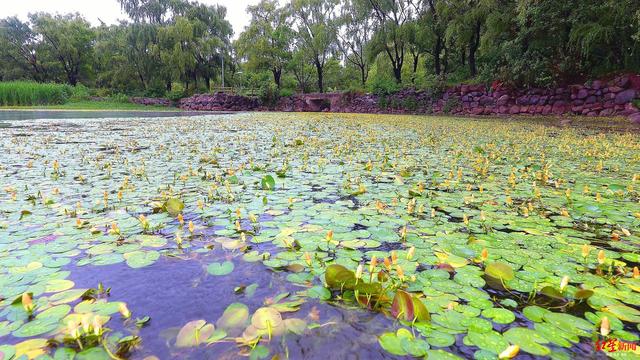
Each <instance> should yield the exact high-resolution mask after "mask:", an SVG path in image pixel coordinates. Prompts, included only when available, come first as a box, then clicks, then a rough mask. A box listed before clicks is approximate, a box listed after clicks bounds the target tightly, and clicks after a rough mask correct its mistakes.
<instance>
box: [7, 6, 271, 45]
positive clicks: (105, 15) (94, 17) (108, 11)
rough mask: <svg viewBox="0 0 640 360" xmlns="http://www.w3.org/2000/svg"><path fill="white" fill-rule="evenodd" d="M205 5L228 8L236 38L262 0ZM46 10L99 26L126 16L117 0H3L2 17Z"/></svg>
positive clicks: (22, 15) (25, 14)
mask: <svg viewBox="0 0 640 360" xmlns="http://www.w3.org/2000/svg"><path fill="white" fill-rule="evenodd" d="M198 1H199V2H200V3H204V4H219V5H222V6H224V7H226V8H227V20H229V22H230V23H231V25H233V31H234V33H235V34H234V38H237V37H238V35H239V34H240V33H241V32H242V30H243V29H244V27H245V26H246V25H247V24H248V22H249V16H248V15H247V14H246V12H245V10H246V9H247V6H248V5H254V4H257V3H258V2H259V0H198ZM38 11H45V12H49V13H53V14H55V13H60V14H64V13H69V12H79V13H80V14H82V15H83V16H84V17H85V18H86V19H87V20H88V21H89V22H91V23H92V24H94V25H99V24H100V22H99V21H98V18H99V19H100V20H102V21H104V22H105V23H107V24H113V23H116V22H117V20H118V19H126V18H127V15H126V14H124V13H123V12H122V11H121V10H120V4H118V2H117V1H116V0H0V18H4V17H7V16H14V15H17V16H18V17H19V18H21V19H23V20H25V19H26V18H27V14H29V13H33V12H38Z"/></svg>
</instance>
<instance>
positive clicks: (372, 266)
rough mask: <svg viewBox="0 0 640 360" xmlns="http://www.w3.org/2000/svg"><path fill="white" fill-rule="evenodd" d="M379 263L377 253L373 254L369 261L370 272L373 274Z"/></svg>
mask: <svg viewBox="0 0 640 360" xmlns="http://www.w3.org/2000/svg"><path fill="white" fill-rule="evenodd" d="M377 265H378V258H377V257H376V256H375V255H373V256H372V257H371V261H370V262H369V273H371V274H373V272H374V271H375V269H376V266H377Z"/></svg>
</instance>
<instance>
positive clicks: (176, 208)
mask: <svg viewBox="0 0 640 360" xmlns="http://www.w3.org/2000/svg"><path fill="white" fill-rule="evenodd" d="M164 209H165V210H166V211H167V212H168V213H169V215H171V216H173V217H176V216H178V214H181V213H182V210H184V203H183V202H182V201H181V200H180V199H177V198H169V199H167V201H165V203H164Z"/></svg>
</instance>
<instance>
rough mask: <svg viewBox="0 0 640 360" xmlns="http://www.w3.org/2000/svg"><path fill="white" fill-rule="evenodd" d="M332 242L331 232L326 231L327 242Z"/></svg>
mask: <svg viewBox="0 0 640 360" xmlns="http://www.w3.org/2000/svg"><path fill="white" fill-rule="evenodd" d="M331 240H333V230H329V231H327V242H329V241H331Z"/></svg>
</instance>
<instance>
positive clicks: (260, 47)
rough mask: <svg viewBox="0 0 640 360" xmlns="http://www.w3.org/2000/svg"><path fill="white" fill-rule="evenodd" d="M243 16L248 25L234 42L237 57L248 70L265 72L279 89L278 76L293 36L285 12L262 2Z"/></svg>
mask: <svg viewBox="0 0 640 360" xmlns="http://www.w3.org/2000/svg"><path fill="white" fill-rule="evenodd" d="M247 12H248V13H249V14H250V15H251V22H250V23H249V26H247V28H246V29H245V31H244V32H243V33H242V34H241V35H240V38H239V39H238V41H237V42H236V44H237V48H238V50H239V55H240V56H241V57H244V58H246V59H247V63H246V65H247V67H248V68H249V69H250V70H253V71H261V70H269V71H270V72H271V73H272V74H273V82H274V83H275V84H276V86H277V87H278V88H280V87H281V86H282V72H283V70H284V68H285V66H286V65H287V63H288V62H289V61H291V54H292V42H293V36H294V33H293V30H292V29H291V25H292V24H291V23H292V19H291V17H290V13H289V9H287V8H285V7H279V6H278V1H277V0H262V1H260V3H258V4H257V5H254V6H248V7H247Z"/></svg>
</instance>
